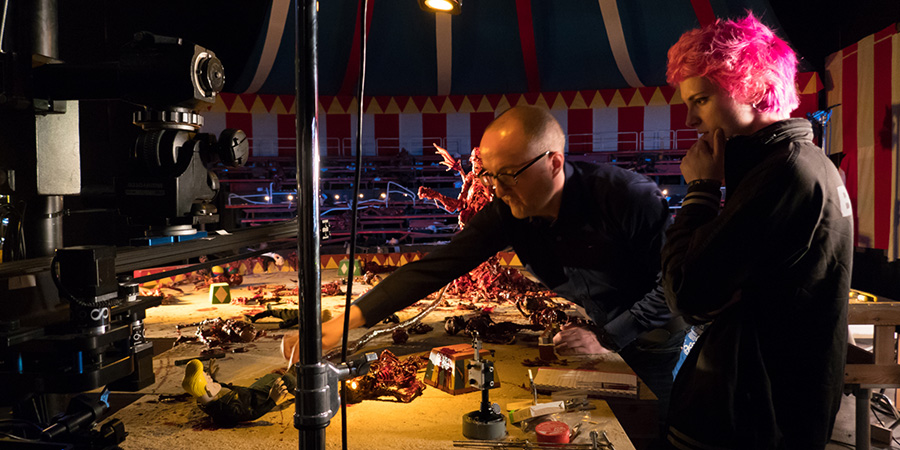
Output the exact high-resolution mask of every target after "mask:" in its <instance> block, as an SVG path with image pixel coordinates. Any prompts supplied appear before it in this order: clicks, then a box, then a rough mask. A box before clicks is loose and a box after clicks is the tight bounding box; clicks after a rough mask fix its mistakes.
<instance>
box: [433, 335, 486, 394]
mask: <svg viewBox="0 0 900 450" xmlns="http://www.w3.org/2000/svg"><path fill="white" fill-rule="evenodd" d="M482 352H483V353H485V352H484V351H482ZM474 357H475V350H474V349H473V348H472V346H471V345H469V344H456V345H448V346H445V347H435V348H433V349H432V350H431V355H430V356H429V357H428V367H427V368H426V369H425V379H424V381H425V384H427V385H429V386H433V387H436V388H438V389H440V390H442V391H444V392H447V393H449V394H452V395H457V394H465V393H466V392H474V391H477V390H478V389H476V388H474V387H470V386H469V363H471V362H472V359H473V358H474ZM499 386H500V380H499V378H497V374H496V372H495V373H494V387H499Z"/></svg>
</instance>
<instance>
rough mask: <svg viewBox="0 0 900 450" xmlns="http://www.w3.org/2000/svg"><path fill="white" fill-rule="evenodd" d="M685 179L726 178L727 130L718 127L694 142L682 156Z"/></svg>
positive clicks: (722, 179) (682, 170) (688, 180)
mask: <svg viewBox="0 0 900 450" xmlns="http://www.w3.org/2000/svg"><path fill="white" fill-rule="evenodd" d="M681 175H683V176H684V181H685V182H687V183H690V182H691V181H694V180H701V179H702V180H719V181H723V182H724V180H725V132H723V131H722V129H721V128H716V129H715V130H714V131H712V132H710V133H706V134H704V135H703V136H701V137H700V139H698V140H697V142H695V143H694V145H693V146H691V148H690V149H689V150H688V151H687V153H686V154H685V155H684V158H681Z"/></svg>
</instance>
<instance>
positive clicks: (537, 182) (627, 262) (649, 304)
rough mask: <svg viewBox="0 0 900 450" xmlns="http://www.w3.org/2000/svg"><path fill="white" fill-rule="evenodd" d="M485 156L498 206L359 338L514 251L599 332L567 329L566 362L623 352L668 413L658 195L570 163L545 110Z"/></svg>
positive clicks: (370, 297) (510, 115)
mask: <svg viewBox="0 0 900 450" xmlns="http://www.w3.org/2000/svg"><path fill="white" fill-rule="evenodd" d="M480 149H481V160H482V163H483V166H484V170H483V171H482V172H481V173H480V174H479V179H480V180H481V182H482V183H484V184H485V185H486V186H488V187H489V188H491V189H493V192H494V199H493V201H492V202H491V203H490V204H488V205H487V206H485V207H484V208H483V209H482V210H481V211H480V212H478V213H477V214H476V215H475V216H473V217H472V219H470V220H469V222H468V223H467V224H466V226H465V228H463V229H462V230H461V231H460V232H459V233H457V234H456V236H455V237H454V238H453V240H452V241H451V242H450V243H448V244H447V245H444V246H441V247H438V248H436V249H435V250H433V251H432V252H430V253H429V254H428V255H426V256H425V257H424V258H422V259H421V260H419V261H416V262H412V263H409V264H406V265H404V266H402V267H401V268H400V269H398V270H397V271H395V272H394V273H393V274H391V276H389V277H387V278H385V279H384V280H383V281H382V282H381V283H379V284H378V285H376V286H375V287H374V288H373V289H371V290H370V291H368V292H367V293H366V294H364V295H362V296H361V297H360V298H358V299H357V300H356V302H354V305H353V306H352V307H351V308H350V325H351V327H354V328H355V327H359V326H362V325H365V326H372V325H375V324H377V323H379V322H380V321H381V320H382V319H384V318H385V317H388V316H389V315H390V314H392V313H393V312H395V311H398V310H400V309H403V308H405V307H407V306H409V305H411V304H413V303H415V302H416V301H418V300H420V299H422V298H424V297H425V296H427V295H428V294H430V293H432V292H434V291H436V290H438V289H440V288H441V287H442V286H444V285H445V284H447V283H449V282H450V281H453V280H454V279H456V278H457V277H459V276H461V275H463V274H465V273H467V272H469V271H470V270H472V269H473V268H475V267H477V266H478V265H479V264H481V263H482V262H484V261H485V260H486V259H488V258H490V257H491V256H493V255H494V254H496V253H497V252H499V251H501V250H504V249H506V248H507V247H510V246H511V247H512V248H513V250H514V251H515V252H516V254H517V255H518V257H519V260H521V261H522V263H523V264H525V266H526V268H527V269H528V271H529V272H531V273H532V274H534V276H536V277H537V278H538V279H539V280H540V281H541V282H542V283H543V284H544V285H546V286H547V287H548V288H549V289H551V290H553V291H554V292H555V293H557V294H559V295H560V296H562V297H564V298H566V299H568V300H570V301H572V302H574V303H576V304H578V305H580V306H582V307H584V308H585V310H586V311H587V313H588V315H589V316H590V318H591V319H592V320H593V321H594V323H595V324H596V325H597V326H596V328H593V329H590V330H589V329H584V328H567V329H564V330H563V331H561V332H560V333H559V334H558V335H557V336H556V338H555V339H554V343H555V344H556V348H557V351H558V352H560V353H562V354H574V353H590V354H597V353H605V352H610V351H618V352H619V353H620V354H621V356H622V357H623V359H625V361H626V362H627V363H628V364H629V365H630V366H631V367H632V368H633V369H634V370H635V372H636V373H637V374H638V376H640V377H641V379H643V380H644V382H645V383H647V385H649V386H650V388H651V390H653V392H654V393H655V394H656V395H657V397H659V398H660V401H661V405H660V406H665V405H666V403H665V402H666V401H667V399H668V394H669V390H670V389H671V385H672V369H673V367H674V365H675V362H676V361H677V359H678V356H679V353H680V350H681V343H682V341H683V339H684V330H685V328H687V325H686V324H685V323H684V322H683V321H682V320H680V318H673V315H672V314H671V312H670V311H669V308H668V307H667V306H666V302H665V297H664V295H663V293H662V290H661V289H660V288H659V286H658V284H657V280H658V273H659V270H660V248H661V246H662V243H663V233H664V231H665V229H666V227H667V226H668V225H669V223H670V221H671V214H670V213H669V209H668V205H667V203H666V200H665V198H664V197H663V195H662V193H661V192H660V190H659V188H658V187H657V186H656V184H655V183H653V182H652V181H650V180H649V179H648V178H647V177H645V176H643V175H639V174H636V173H633V172H629V171H627V170H623V169H620V168H617V167H614V166H609V165H598V164H590V163H582V162H574V163H570V162H566V161H565V156H564V150H565V134H564V133H563V131H562V128H561V127H560V125H559V123H558V122H557V121H556V119H555V118H554V117H553V116H552V115H551V114H550V112H549V111H547V110H546V109H542V108H537V107H531V106H518V107H514V108H512V109H510V110H508V111H506V112H505V113H503V114H501V115H500V116H499V117H497V118H496V119H495V120H494V121H493V122H492V123H491V124H490V125H489V126H488V127H487V129H486V130H485V132H484V135H483V137H482V139H481V146H480ZM342 324H343V316H338V317H336V318H335V319H333V320H331V321H328V322H326V323H324V324H323V325H322V344H323V347H325V348H330V347H332V346H335V345H337V344H338V343H339V341H340V339H341V336H342V334H341V328H342ZM289 348H290V345H288V346H287V348H286V349H285V351H286V352H287V353H288V354H289V352H290V350H289ZM663 411H665V408H663Z"/></svg>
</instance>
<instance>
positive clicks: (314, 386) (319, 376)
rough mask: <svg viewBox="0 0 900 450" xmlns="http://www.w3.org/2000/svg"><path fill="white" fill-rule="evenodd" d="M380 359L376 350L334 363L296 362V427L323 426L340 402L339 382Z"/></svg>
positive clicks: (354, 376)
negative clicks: (305, 363)
mask: <svg viewBox="0 0 900 450" xmlns="http://www.w3.org/2000/svg"><path fill="white" fill-rule="evenodd" d="M377 360H378V355H376V354H375V353H366V354H365V355H363V356H360V357H359V358H357V359H354V360H351V361H348V362H347V363H344V364H340V365H337V366H335V365H334V364H332V363H329V362H324V363H323V362H319V363H318V364H309V365H302V364H295V365H294V368H295V369H296V370H297V388H296V389H295V390H294V392H295V394H294V397H295V399H296V403H297V408H296V412H295V413H294V427H295V428H297V429H315V428H319V427H321V428H324V427H325V426H327V425H328V423H329V422H330V421H331V418H332V417H334V415H335V414H336V413H337V411H338V408H340V406H341V401H340V396H339V395H338V394H339V392H340V391H339V390H338V383H339V382H341V381H343V380H347V379H350V378H356V377H359V376H363V375H365V374H366V373H367V372H368V371H369V366H370V365H371V364H372V363H373V362H375V361H377Z"/></svg>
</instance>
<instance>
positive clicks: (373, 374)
mask: <svg viewBox="0 0 900 450" xmlns="http://www.w3.org/2000/svg"><path fill="white" fill-rule="evenodd" d="M426 365H428V359H427V358H424V357H421V356H410V357H408V358H406V360H405V361H400V360H399V359H398V358H397V357H396V356H394V354H393V353H391V351H390V350H384V351H382V352H381V355H380V356H379V357H378V361H375V362H374V363H372V366H371V368H370V369H369V373H367V374H366V375H365V376H362V377H359V378H356V379H353V380H350V381H348V382H347V403H359V402H361V401H363V400H379V399H382V397H393V398H394V399H396V401H398V402H403V403H409V402H411V401H413V399H415V398H416V397H418V396H420V395H422V391H424V390H425V383H423V382H421V381H419V380H418V379H417V378H416V373H417V372H418V371H419V370H421V369H423V368H425V366H426Z"/></svg>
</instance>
